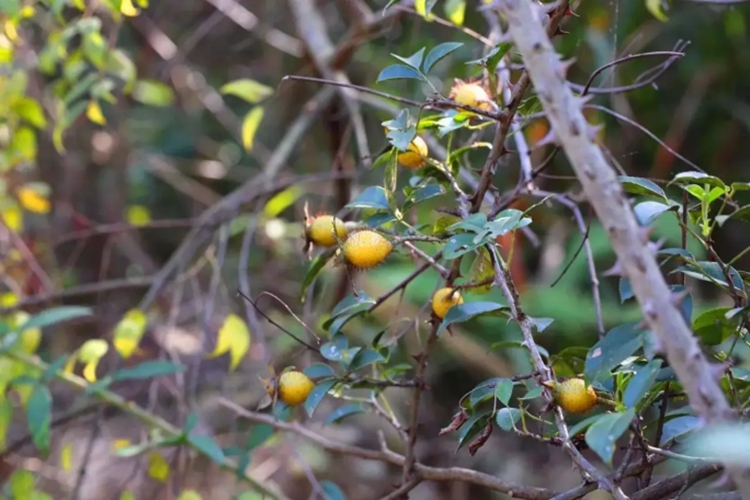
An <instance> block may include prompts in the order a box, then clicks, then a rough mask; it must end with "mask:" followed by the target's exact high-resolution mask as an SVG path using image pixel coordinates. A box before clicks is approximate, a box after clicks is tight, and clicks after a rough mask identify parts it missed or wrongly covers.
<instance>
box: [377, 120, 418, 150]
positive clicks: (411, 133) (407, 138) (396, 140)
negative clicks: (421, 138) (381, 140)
mask: <svg viewBox="0 0 750 500" xmlns="http://www.w3.org/2000/svg"><path fill="white" fill-rule="evenodd" d="M385 136H386V137H387V138H388V142H390V143H391V144H392V145H393V147H394V148H396V149H398V150H399V151H408V150H409V145H410V144H411V142H412V141H413V140H414V138H415V137H416V136H417V127H415V126H414V125H411V126H407V127H405V128H393V129H390V130H388V133H387V134H386V135H385Z"/></svg>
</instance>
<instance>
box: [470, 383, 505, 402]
mask: <svg viewBox="0 0 750 500" xmlns="http://www.w3.org/2000/svg"><path fill="white" fill-rule="evenodd" d="M502 380H503V379H502V378H501V377H495V378H491V379H488V380H483V381H482V382H480V383H478V384H477V386H476V387H474V388H473V389H472V390H471V392H470V393H469V406H470V407H471V408H475V407H476V406H477V405H479V404H480V403H483V402H485V401H487V400H489V399H490V398H493V397H495V388H496V387H497V385H498V383H500V381H502Z"/></svg>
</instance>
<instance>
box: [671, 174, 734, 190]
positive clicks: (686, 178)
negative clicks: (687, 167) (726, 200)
mask: <svg viewBox="0 0 750 500" xmlns="http://www.w3.org/2000/svg"><path fill="white" fill-rule="evenodd" d="M669 184H683V185H684V184H698V185H700V186H703V185H706V184H708V185H709V186H711V187H720V188H725V187H726V184H724V181H722V180H721V179H719V178H718V177H715V176H713V175H708V174H706V173H703V172H680V173H678V174H675V176H674V177H672V180H671V181H669Z"/></svg>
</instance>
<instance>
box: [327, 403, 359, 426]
mask: <svg viewBox="0 0 750 500" xmlns="http://www.w3.org/2000/svg"><path fill="white" fill-rule="evenodd" d="M364 411H365V407H364V406H362V405H361V404H359V403H356V404H351V405H346V406H342V407H340V408H337V409H336V410H335V411H333V412H331V414H330V415H328V418H326V421H325V423H324V425H330V424H335V423H338V422H341V421H342V420H343V419H345V418H346V417H349V416H351V415H356V414H358V413H364Z"/></svg>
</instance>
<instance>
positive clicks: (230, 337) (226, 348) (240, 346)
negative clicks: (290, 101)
mask: <svg viewBox="0 0 750 500" xmlns="http://www.w3.org/2000/svg"><path fill="white" fill-rule="evenodd" d="M248 349H250V330H248V328H247V324H246V323H245V320H243V319H242V318H240V317H239V316H238V315H236V314H228V315H227V317H226V319H225V320H224V324H223V325H221V328H219V334H218V338H217V340H216V348H215V349H214V351H213V352H212V353H211V354H209V357H217V356H221V355H222V354H225V353H227V352H228V353H229V357H230V360H231V361H230V364H229V369H230V370H234V369H235V368H237V366H238V365H239V364H240V361H242V358H243V357H244V356H245V354H246V353H247V351H248Z"/></svg>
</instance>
